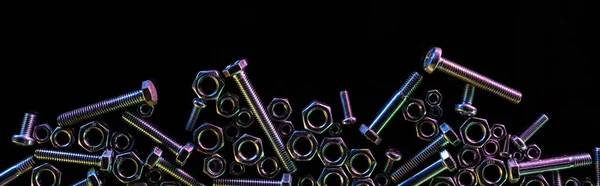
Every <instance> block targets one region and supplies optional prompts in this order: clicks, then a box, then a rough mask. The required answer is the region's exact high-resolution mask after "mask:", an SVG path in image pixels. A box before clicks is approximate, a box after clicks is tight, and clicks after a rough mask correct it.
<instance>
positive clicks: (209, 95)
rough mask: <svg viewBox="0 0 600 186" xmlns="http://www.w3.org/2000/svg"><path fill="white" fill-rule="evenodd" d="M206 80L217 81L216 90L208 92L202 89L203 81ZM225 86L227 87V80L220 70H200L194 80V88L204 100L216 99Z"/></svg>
mask: <svg viewBox="0 0 600 186" xmlns="http://www.w3.org/2000/svg"><path fill="white" fill-rule="evenodd" d="M205 80H212V81H213V82H214V83H215V85H216V87H215V90H214V91H212V92H206V91H205V90H203V89H202V82H203V81H205ZM223 88H225V81H224V80H223V79H222V78H221V75H220V74H219V71H218V70H205V71H200V72H198V74H196V78H195V79H194V82H192V90H194V93H196V96H198V98H200V99H203V100H216V99H217V98H219V96H220V95H221V92H222V91H223Z"/></svg>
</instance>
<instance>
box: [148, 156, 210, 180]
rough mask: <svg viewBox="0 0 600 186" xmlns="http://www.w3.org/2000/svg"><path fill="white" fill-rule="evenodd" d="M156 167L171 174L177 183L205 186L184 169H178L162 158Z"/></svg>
mask: <svg viewBox="0 0 600 186" xmlns="http://www.w3.org/2000/svg"><path fill="white" fill-rule="evenodd" d="M156 166H157V167H158V169H160V170H162V171H163V172H165V173H167V174H169V175H170V176H172V177H173V178H175V179H176V180H177V181H180V182H181V183H183V184H185V185H193V186H204V184H203V183H201V182H200V181H198V180H196V179H194V177H192V176H190V175H189V174H188V173H187V172H185V171H184V170H182V169H179V168H177V167H176V166H175V165H173V164H171V163H169V162H168V161H166V160H165V159H163V158H160V159H159V160H158V163H157V164H156Z"/></svg>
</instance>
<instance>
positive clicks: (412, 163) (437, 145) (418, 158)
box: [390, 135, 448, 183]
mask: <svg viewBox="0 0 600 186" xmlns="http://www.w3.org/2000/svg"><path fill="white" fill-rule="evenodd" d="M447 144H448V140H446V138H444V135H439V136H438V137H437V138H436V139H435V140H433V141H432V142H431V143H429V144H428V145H427V146H426V147H425V148H423V150H421V151H420V152H419V153H417V155H415V156H414V157H412V158H411V159H410V160H408V161H407V162H406V163H404V164H402V165H401V166H400V168H398V169H396V171H394V173H393V174H392V175H391V176H390V178H391V179H392V181H393V182H394V183H397V182H398V181H400V179H401V178H402V177H404V176H406V174H408V173H409V172H410V171H412V170H414V169H415V168H416V167H417V166H419V165H420V164H421V163H423V161H425V160H427V158H430V157H431V156H432V155H434V154H436V153H437V152H438V151H440V150H441V149H442V148H444V146H446V145H447Z"/></svg>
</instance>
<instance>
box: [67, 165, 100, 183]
mask: <svg viewBox="0 0 600 186" xmlns="http://www.w3.org/2000/svg"><path fill="white" fill-rule="evenodd" d="M102 185H104V178H103V175H102V174H101V173H100V171H98V170H96V169H94V168H90V169H89V170H88V172H87V177H86V178H85V179H82V180H80V181H78V182H76V183H74V184H73V185H71V186H102Z"/></svg>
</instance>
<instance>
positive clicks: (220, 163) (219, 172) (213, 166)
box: [202, 154, 227, 179]
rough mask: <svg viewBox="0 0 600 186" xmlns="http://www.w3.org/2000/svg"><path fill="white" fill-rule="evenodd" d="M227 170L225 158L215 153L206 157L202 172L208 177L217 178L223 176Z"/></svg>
mask: <svg viewBox="0 0 600 186" xmlns="http://www.w3.org/2000/svg"><path fill="white" fill-rule="evenodd" d="M225 170H227V162H225V158H223V157H221V155H219V154H213V155H211V156H209V157H206V158H204V166H202V172H204V174H206V175H207V176H208V177H210V178H212V179H215V178H218V177H221V176H223V174H225Z"/></svg>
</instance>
